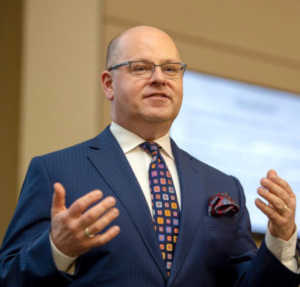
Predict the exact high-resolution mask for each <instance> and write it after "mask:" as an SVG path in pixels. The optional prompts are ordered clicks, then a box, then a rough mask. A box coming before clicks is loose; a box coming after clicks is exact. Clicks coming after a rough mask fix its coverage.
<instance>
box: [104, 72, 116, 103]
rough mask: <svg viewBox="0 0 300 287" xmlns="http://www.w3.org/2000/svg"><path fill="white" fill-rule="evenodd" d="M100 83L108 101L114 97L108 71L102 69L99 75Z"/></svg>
mask: <svg viewBox="0 0 300 287" xmlns="http://www.w3.org/2000/svg"><path fill="white" fill-rule="evenodd" d="M101 83H102V88H103V91H104V92H105V95H106V98H107V99H108V100H110V101H112V100H113V99H114V92H113V80H112V77H111V73H110V72H109V71H104V72H103V73H102V76H101Z"/></svg>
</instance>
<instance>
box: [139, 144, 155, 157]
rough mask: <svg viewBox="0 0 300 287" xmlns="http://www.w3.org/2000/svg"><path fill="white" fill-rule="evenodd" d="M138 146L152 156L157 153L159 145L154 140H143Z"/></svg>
mask: <svg viewBox="0 0 300 287" xmlns="http://www.w3.org/2000/svg"><path fill="white" fill-rule="evenodd" d="M140 146H141V148H142V149H144V150H145V152H147V153H150V154H151V155H152V156H155V155H157V154H158V153H159V145H158V144H157V143H155V142H144V143H142V144H140Z"/></svg>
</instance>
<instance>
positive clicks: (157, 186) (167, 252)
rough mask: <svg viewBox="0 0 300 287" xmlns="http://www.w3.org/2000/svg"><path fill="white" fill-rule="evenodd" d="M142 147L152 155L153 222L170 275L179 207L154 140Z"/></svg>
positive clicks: (169, 176)
mask: <svg viewBox="0 0 300 287" xmlns="http://www.w3.org/2000/svg"><path fill="white" fill-rule="evenodd" d="M141 147H142V148H143V149H144V150H145V151H146V152H147V153H149V154H151V156H152V161H151V163H150V167H149V185H150V191H151V199H152V208H153V224H154V229H155V231H156V234H157V237H158V242H159V247H160V250H161V253H162V257H163V260H164V262H165V264H166V268H167V274H168V276H169V274H170V270H171V267H172V260H173V254H174V250H175V246H176V243H177V237H178V233H179V215H180V214H179V208H178V201H177V196H176V192H175V188H174V185H173V180H172V177H171V174H170V172H169V170H168V167H167V165H166V163H165V161H164V159H163V157H162V155H161V153H160V151H159V146H158V144H157V143H154V142H145V143H143V144H141Z"/></svg>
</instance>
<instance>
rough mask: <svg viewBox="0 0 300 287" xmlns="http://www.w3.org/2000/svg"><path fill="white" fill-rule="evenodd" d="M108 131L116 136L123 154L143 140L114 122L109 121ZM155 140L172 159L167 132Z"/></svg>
mask: <svg viewBox="0 0 300 287" xmlns="http://www.w3.org/2000/svg"><path fill="white" fill-rule="evenodd" d="M110 131H111V132H112V134H113V135H114V137H115V138H116V140H117V142H118V143H119V145H120V146H121V148H122V150H123V152H124V153H125V154H126V153H129V152H130V151H131V150H133V149H134V148H136V147H137V146H139V145H140V144H142V143H143V142H145V140H144V139H143V138H141V137H140V136H138V135H136V134H134V133H132V132H130V131H129V130H126V129H125V128H123V127H121V126H120V125H118V124H116V123H115V122H112V123H111V126H110ZM155 142H156V143H157V144H159V145H160V146H161V147H162V149H163V151H164V152H165V153H166V154H167V155H168V156H169V157H170V158H172V159H173V160H174V157H173V153H172V148H171V141H170V133H169V132H168V133H167V134H165V135H164V136H163V137H161V138H159V139H157V140H155Z"/></svg>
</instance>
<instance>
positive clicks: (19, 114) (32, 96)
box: [0, 0, 300, 243]
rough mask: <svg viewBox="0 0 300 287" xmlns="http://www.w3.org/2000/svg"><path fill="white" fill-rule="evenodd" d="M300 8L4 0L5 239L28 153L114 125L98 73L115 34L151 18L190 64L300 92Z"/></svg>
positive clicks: (192, 0)
mask: <svg viewBox="0 0 300 287" xmlns="http://www.w3.org/2000/svg"><path fill="white" fill-rule="evenodd" d="M299 11H300V2H299V1H297V0H291V1H284V0H278V1H260V0H254V1H238V0H227V1H218V0H210V1H205V0H188V1H181V0H164V1H161V0H152V1H150V2H144V1H138V0H126V1H123V0H89V1H85V0H23V1H21V0H10V1H8V0H0V134H1V142H0V145H1V148H0V180H1V181H0V182H1V189H0V243H1V241H2V239H3V236H4V232H5V230H6V228H7V225H8V223H9V221H10V219H11V217H12V214H13V210H14V208H15V206H16V203H17V198H18V194H19V190H20V188H21V185H22V182H23V180H24V176H25V173H26V170H27V167H28V164H29V162H30V159H31V158H32V157H33V156H36V155H40V154H44V153H47V152H51V151H53V150H57V149H61V148H64V147H66V146H69V145H73V144H76V143H78V142H80V141H83V140H85V139H88V138H90V137H93V136H95V135H96V134H97V133H99V132H100V131H101V130H102V129H103V128H104V127H105V126H106V125H107V124H109V123H110V117H109V102H108V101H106V100H105V98H104V95H103V92H102V90H101V83H100V80H101V78H100V77H101V72H102V70H103V69H104V62H105V61H104V59H105V52H106V46H107V44H108V42H109V41H110V39H111V38H112V37H114V36H116V35H117V34H118V33H120V32H122V31H123V30H125V29H127V28H130V27H132V26H135V25H143V24H145V25H153V26H156V27H159V28H162V29H163V30H165V31H166V32H168V33H169V34H170V36H171V37H172V38H173V39H174V40H175V42H176V43H177V45H178V47H179V50H180V52H181V56H182V59H183V61H184V62H185V63H187V64H188V68H189V69H190V70H194V71H199V72H203V73H207V74H211V75H217V76H222V77H225V78H230V79H235V80H240V81H243V82H248V83H253V84H258V85H262V86H266V87H272V88H277V89H281V90H286V91H291V92H295V93H300V37H299V36H298V35H299V28H300V17H299ZM33 204H34V203H33Z"/></svg>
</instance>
